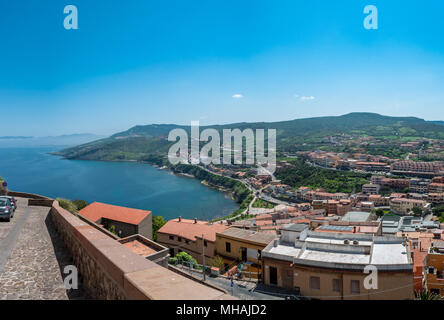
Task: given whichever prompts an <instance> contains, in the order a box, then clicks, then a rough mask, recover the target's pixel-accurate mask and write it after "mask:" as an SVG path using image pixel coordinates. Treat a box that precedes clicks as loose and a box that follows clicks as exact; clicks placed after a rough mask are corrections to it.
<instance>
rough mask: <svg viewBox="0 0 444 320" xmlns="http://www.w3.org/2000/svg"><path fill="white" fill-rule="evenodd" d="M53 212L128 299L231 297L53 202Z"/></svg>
mask: <svg viewBox="0 0 444 320" xmlns="http://www.w3.org/2000/svg"><path fill="white" fill-rule="evenodd" d="M51 214H53V215H56V216H57V218H58V220H59V221H60V225H61V226H62V227H63V228H65V230H64V231H66V232H68V233H69V234H71V235H72V236H73V237H74V238H75V239H77V241H79V243H80V244H81V246H82V247H83V249H84V250H85V251H86V252H87V253H88V254H89V255H90V257H91V258H92V259H94V261H95V262H96V263H97V265H98V266H99V267H100V268H101V269H102V271H103V272H104V273H105V275H107V276H108V277H109V278H110V279H112V280H113V281H114V282H115V283H116V284H117V285H118V286H119V287H120V288H121V289H122V291H123V292H124V294H125V296H126V297H127V298H128V299H161V300H166V299H184V300H185V299H186V300H207V299H230V298H233V297H231V296H229V295H227V294H226V293H225V291H223V290H219V289H215V288H213V287H210V286H207V285H204V284H201V283H198V282H196V281H193V280H191V279H188V278H186V277H183V276H182V275H180V274H177V273H174V272H173V271H171V270H168V269H167V268H164V267H162V266H160V265H157V264H156V263H154V262H152V261H150V260H147V259H145V258H143V257H141V256H139V255H138V254H135V253H133V252H132V251H131V250H130V249H129V248H127V247H126V246H124V245H123V244H121V243H120V242H119V241H117V240H116V239H113V238H111V237H109V236H108V235H107V234H105V233H103V232H101V231H100V230H98V229H96V228H95V227H93V226H91V225H90V224H88V223H87V222H85V221H82V220H81V219H79V218H78V217H76V216H75V215H73V214H71V213H70V212H68V211H67V210H65V209H63V208H62V207H60V205H59V203H58V202H57V201H54V203H53V206H52V209H51Z"/></svg>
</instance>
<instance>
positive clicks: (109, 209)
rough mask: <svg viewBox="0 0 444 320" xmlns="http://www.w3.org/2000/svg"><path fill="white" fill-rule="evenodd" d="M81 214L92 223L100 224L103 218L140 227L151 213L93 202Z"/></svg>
mask: <svg viewBox="0 0 444 320" xmlns="http://www.w3.org/2000/svg"><path fill="white" fill-rule="evenodd" d="M79 214H80V215H81V216H83V217H85V218H87V219H89V220H91V221H94V222H98V221H99V220H100V219H101V218H105V219H109V220H114V221H120V222H124V223H128V224H133V225H138V224H139V223H141V222H142V221H143V220H144V219H145V218H146V217H148V216H149V215H151V211H146V210H140V209H131V208H126V207H119V206H114V205H111V204H106V203H100V202H93V203H91V204H90V205H88V206H87V207H85V208H83V209H82V210H80V211H79Z"/></svg>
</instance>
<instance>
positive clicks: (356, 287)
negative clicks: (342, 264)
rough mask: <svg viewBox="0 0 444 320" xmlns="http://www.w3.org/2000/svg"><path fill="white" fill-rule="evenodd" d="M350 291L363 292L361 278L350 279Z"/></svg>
mask: <svg viewBox="0 0 444 320" xmlns="http://www.w3.org/2000/svg"><path fill="white" fill-rule="evenodd" d="M350 292H351V293H361V289H360V283H359V280H351V281H350Z"/></svg>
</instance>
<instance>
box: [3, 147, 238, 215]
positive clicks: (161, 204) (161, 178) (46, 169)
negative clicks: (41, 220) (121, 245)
mask: <svg viewBox="0 0 444 320" xmlns="http://www.w3.org/2000/svg"><path fill="white" fill-rule="evenodd" d="M56 150H57V148H50V147H46V148H0V176H1V177H3V179H5V180H6V181H7V182H8V188H9V189H10V190H14V191H21V192H30V193H38V194H41V195H45V196H49V197H52V198H56V197H62V198H67V199H83V200H86V201H88V202H93V201H100V202H105V203H110V204H115V205H121V206H127V207H132V208H139V209H147V210H151V211H152V212H153V214H154V215H162V216H164V217H165V219H167V220H168V219H171V218H176V217H178V216H182V217H184V218H194V217H197V218H199V219H210V218H214V217H216V216H222V215H227V214H229V213H231V212H233V211H234V210H236V209H237V204H236V203H235V202H234V201H232V200H231V198H230V197H229V196H228V195H226V194H223V193H221V192H219V191H217V190H213V189H209V188H207V187H205V186H203V185H202V184H201V183H200V182H199V181H198V180H196V179H190V178H185V177H179V176H175V175H173V174H171V173H170V172H169V171H167V170H158V169H156V168H154V167H151V166H149V165H146V164H140V163H128V162H99V161H83V160H65V159H61V158H59V157H56V156H52V155H49V154H48V152H53V151H56Z"/></svg>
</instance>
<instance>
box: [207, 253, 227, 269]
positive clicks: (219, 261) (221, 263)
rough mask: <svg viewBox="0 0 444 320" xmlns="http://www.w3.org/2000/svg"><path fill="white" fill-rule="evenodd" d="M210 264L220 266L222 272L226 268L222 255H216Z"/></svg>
mask: <svg viewBox="0 0 444 320" xmlns="http://www.w3.org/2000/svg"><path fill="white" fill-rule="evenodd" d="M208 264H209V265H210V266H212V267H216V268H219V271H220V272H221V271H222V270H223V269H224V266H225V265H224V260H223V259H222V258H221V257H220V256H215V257H214V258H210V260H209V261H208Z"/></svg>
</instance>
